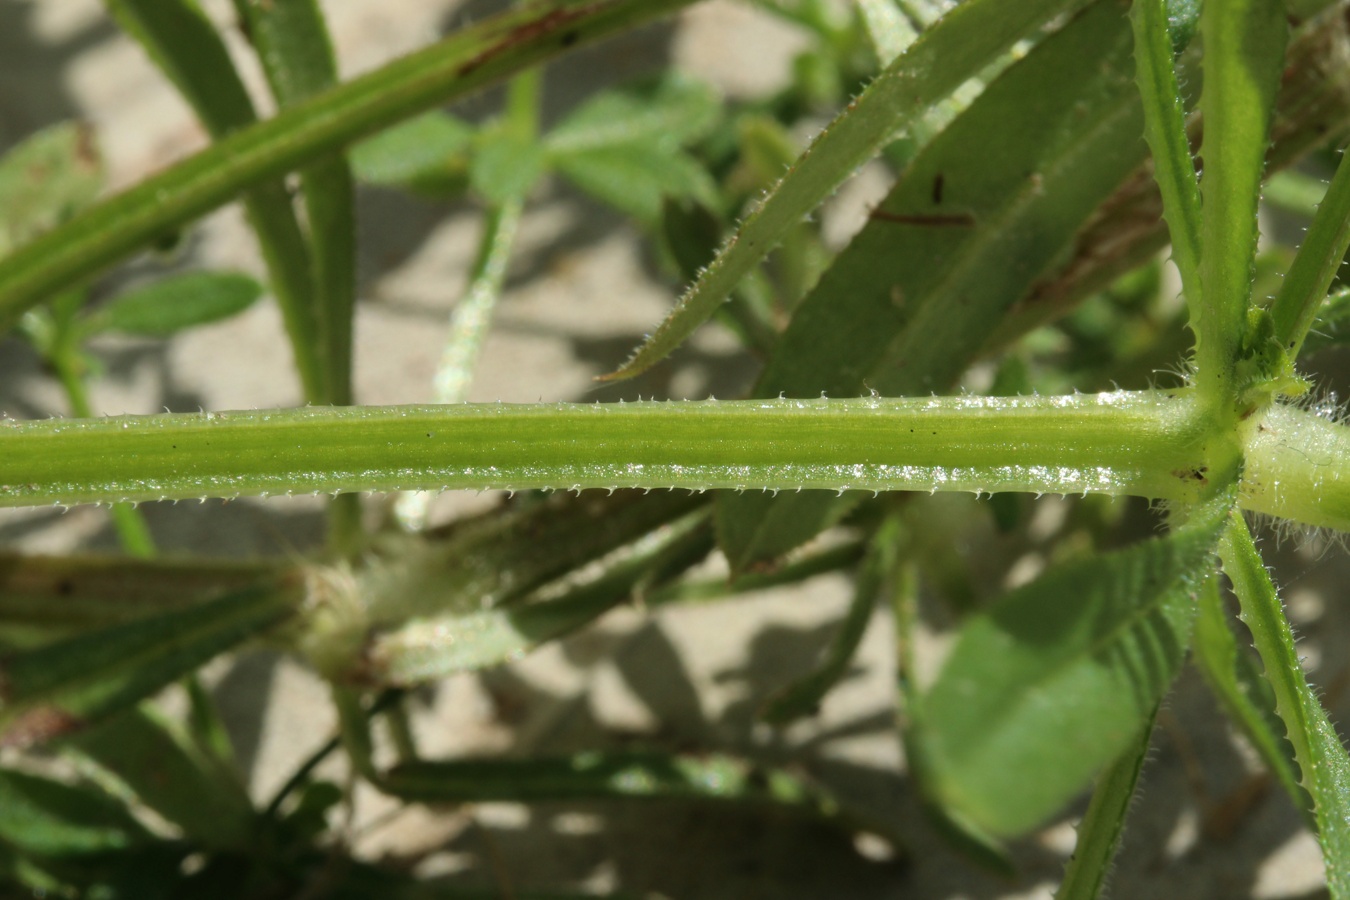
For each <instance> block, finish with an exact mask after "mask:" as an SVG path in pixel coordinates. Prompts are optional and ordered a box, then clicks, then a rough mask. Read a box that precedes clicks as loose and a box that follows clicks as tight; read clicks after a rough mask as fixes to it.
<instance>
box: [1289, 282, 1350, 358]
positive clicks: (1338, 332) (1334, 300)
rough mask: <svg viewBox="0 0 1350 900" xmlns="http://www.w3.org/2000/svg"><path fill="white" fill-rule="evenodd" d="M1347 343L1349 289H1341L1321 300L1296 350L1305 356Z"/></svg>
mask: <svg viewBox="0 0 1350 900" xmlns="http://www.w3.org/2000/svg"><path fill="white" fill-rule="evenodd" d="M1347 342H1350V287H1347V288H1341V289H1340V290H1338V291H1335V292H1333V293H1331V294H1330V295H1328V296H1327V297H1325V298H1323V300H1322V303H1321V304H1320V305H1319V306H1318V308H1317V316H1316V319H1315V320H1314V321H1313V325H1312V327H1311V328H1310V329H1309V330H1308V334H1307V336H1306V337H1305V338H1304V339H1303V345H1302V347H1301V348H1296V349H1301V352H1302V353H1303V354H1305V355H1306V354H1310V353H1316V352H1318V351H1319V350H1325V349H1326V348H1327V347H1339V346H1341V345H1343V344H1346V343H1347Z"/></svg>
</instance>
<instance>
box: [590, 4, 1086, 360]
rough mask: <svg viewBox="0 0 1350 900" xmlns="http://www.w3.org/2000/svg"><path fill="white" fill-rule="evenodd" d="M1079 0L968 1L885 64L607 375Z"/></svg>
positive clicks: (708, 300)
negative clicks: (914, 121)
mask: <svg viewBox="0 0 1350 900" xmlns="http://www.w3.org/2000/svg"><path fill="white" fill-rule="evenodd" d="M1079 5H1081V3H1080V2H1079V0H1024V2H1019V3H1014V4H1009V3H1004V2H1002V0H967V2H965V3H962V4H961V5H960V6H957V7H955V8H954V9H952V10H951V11H949V12H948V13H947V14H946V15H945V16H943V18H942V19H941V20H940V21H939V22H938V23H937V24H936V25H935V26H934V27H933V28H931V29H929V30H928V31H926V32H924V34H923V35H922V36H921V37H920V38H919V39H918V40H917V41H915V42H914V43H913V44H912V45H911V46H910V47H909V48H908V49H907V50H906V51H905V53H904V54H903V55H901V56H899V57H897V58H896V59H895V61H894V62H892V63H891V64H890V65H889V66H887V67H886V69H885V70H884V71H882V73H881V74H880V75H878V76H877V77H876V78H875V79H874V80H873V81H872V83H871V84H869V85H868V86H867V88H866V89H865V90H864V91H863V92H862V94H860V95H859V96H858V98H857V99H856V100H854V101H853V102H852V103H850V104H849V106H848V108H847V109H846V110H845V111H844V112H843V113H841V114H840V115H839V116H838V117H837V118H836V119H835V120H834V121H833V122H832V123H831V124H830V125H829V127H827V128H826V129H825V131H823V132H822V133H821V135H820V136H819V137H818V138H816V140H815V142H814V143H813V144H812V145H811V147H810V149H808V150H807V152H806V154H805V155H803V156H802V157H801V158H800V159H799V160H798V161H797V164H796V166H794V167H793V168H792V169H791V170H790V171H789V172H788V173H787V174H786V175H785V176H784V177H783V180H782V181H780V182H779V183H778V185H777V186H776V187H775V188H774V189H773V191H772V192H771V193H770V194H769V195H768V196H767V197H765V198H764V201H763V202H762V203H761V204H760V205H759V206H758V207H757V208H756V209H755V210H754V211H753V212H752V213H751V214H750V215H749V216H748V217H747V218H746V220H745V222H744V223H742V225H741V227H740V229H739V230H738V231H737V233H736V235H735V237H733V238H732V240H731V241H730V242H729V243H728V244H727V245H726V246H725V247H724V248H723V249H722V252H721V253H719V254H718V255H717V258H716V259H715V260H713V262H712V264H711V265H710V266H709V267H708V269H707V270H706V271H705V272H704V274H703V276H702V277H701V278H699V280H698V281H697V282H695V283H694V285H693V286H692V287H691V288H690V289H689V291H688V292H687V293H686V294H685V295H684V297H683V298H681V300H680V302H679V305H678V306H676V308H675V310H674V311H673V312H672V313H671V314H670V315H669V316H668V317H667V318H666V320H665V321H664V322H662V323H661V325H660V327H659V328H657V330H656V331H655V333H653V334H652V336H651V337H649V338H648V339H647V341H646V342H645V343H644V344H643V345H642V346H641V347H640V348H638V350H637V352H636V353H634V355H633V357H632V358H631V359H630V360H629V361H628V362H626V363H625V364H624V365H623V366H622V367H621V368H620V369H619V370H618V371H616V372H614V373H613V374H611V375H609V376H606V377H607V378H629V377H632V376H634V375H637V374H639V373H640V372H642V371H644V370H645V369H647V368H649V367H651V366H652V365H653V364H655V363H657V362H659V361H660V360H661V359H663V358H664V357H666V356H667V355H668V354H669V353H670V352H671V351H672V350H674V349H675V347H677V346H678V345H679V344H680V343H681V342H683V341H684V339H685V338H686V337H688V336H689V335H690V334H691V333H692V332H693V331H694V329H695V328H697V327H698V326H699V325H700V324H702V323H703V322H704V321H706V320H707V318H708V317H709V316H711V315H712V314H713V312H714V311H715V310H716V309H717V308H718V306H720V305H721V304H722V303H723V302H724V301H725V300H726V299H727V297H729V296H730V295H731V292H732V291H733V290H734V289H735V288H736V285H737V284H738V283H739V282H740V280H741V279H742V278H744V277H745V276H746V275H747V274H748V273H749V272H750V270H751V269H752V268H753V267H754V266H755V265H756V264H757V263H758V262H759V261H760V260H761V259H763V258H764V257H765V256H766V255H767V254H768V253H769V252H770V251H772V250H773V249H774V247H775V246H776V245H777V244H778V242H779V240H780V239H781V238H782V236H783V234H784V233H785V232H786V231H787V230H788V229H790V228H791V227H792V226H793V225H795V224H796V223H797V222H798V221H799V220H800V219H801V217H802V216H804V215H806V214H807V213H809V212H810V211H811V210H813V209H815V208H816V207H817V206H819V205H820V203H821V202H822V201H824V200H825V198H826V197H828V196H829V195H830V194H831V193H833V192H834V190H835V188H837V187H838V186H839V185H840V184H841V183H842V182H843V181H844V180H845V179H847V178H848V177H849V176H850V175H852V174H853V172H854V170H855V169H857V167H858V166H860V165H861V164H862V163H864V162H866V161H867V160H868V159H870V158H871V157H872V155H873V154H875V153H876V151H877V149H878V148H879V147H880V146H881V145H882V144H883V143H884V142H886V141H887V140H889V139H891V138H892V137H893V136H894V134H895V133H896V131H897V130H899V129H900V128H901V127H903V125H904V124H905V123H906V122H907V121H909V120H910V119H911V118H913V117H914V116H916V115H917V114H919V113H921V112H922V111H923V110H924V109H925V108H926V107H927V106H928V105H929V104H931V103H933V102H935V101H937V100H940V99H941V98H943V97H945V96H946V95H947V94H949V93H951V92H952V91H954V90H955V89H956V88H958V87H960V85H961V84H962V83H963V82H964V81H966V80H967V79H969V78H971V77H972V76H974V75H977V74H978V73H979V72H980V70H981V69H982V68H983V67H984V66H985V65H986V64H988V63H989V61H990V60H992V59H994V58H995V57H996V56H997V55H998V54H999V53H1001V52H1003V51H1004V50H1005V49H1007V48H1008V47H1010V46H1012V44H1013V43H1014V42H1016V41H1017V40H1019V39H1021V38H1022V37H1024V36H1025V35H1027V34H1029V33H1031V32H1032V31H1033V30H1034V29H1036V28H1038V27H1040V26H1041V25H1042V24H1044V23H1045V22H1046V21H1048V20H1049V19H1050V18H1051V17H1052V16H1055V15H1058V14H1062V13H1064V12H1066V11H1068V10H1072V9H1073V8H1075V7H1077V6H1079Z"/></svg>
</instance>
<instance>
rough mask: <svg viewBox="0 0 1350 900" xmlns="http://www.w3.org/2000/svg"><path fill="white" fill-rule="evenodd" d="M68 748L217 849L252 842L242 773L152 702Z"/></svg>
mask: <svg viewBox="0 0 1350 900" xmlns="http://www.w3.org/2000/svg"><path fill="white" fill-rule="evenodd" d="M67 747H69V748H71V749H72V750H74V751H75V752H77V753H78V754H79V755H81V756H84V757H86V758H87V759H90V760H92V761H93V762H94V763H96V764H97V765H98V766H99V767H100V768H102V769H104V770H105V771H108V772H110V773H112V774H113V775H114V776H115V777H116V778H117V779H118V780H119V781H120V782H121V783H122V784H124V785H126V786H127V787H128V788H130V789H131V791H132V792H134V794H135V795H136V797H137V799H138V800H140V802H142V803H144V804H145V805H146V806H148V807H149V808H150V809H153V810H154V811H155V812H157V813H159V814H160V815H161V816H163V817H164V818H165V819H167V820H168V821H170V822H172V823H173V824H175V825H177V826H178V827H180V828H181V829H183V834H184V835H185V836H186V837H188V838H189V839H191V840H193V841H198V842H201V843H202V844H203V845H205V846H206V847H208V848H210V849H213V850H241V849H243V848H245V847H248V846H249V845H250V844H251V843H252V841H253V836H254V829H255V828H256V826H257V822H256V817H255V815H254V813H253V806H252V804H251V803H250V801H249V798H248V794H247V792H246V791H245V790H244V786H243V784H242V783H241V782H240V781H239V779H238V777H237V776H236V775H235V774H234V773H233V772H229V771H226V770H225V769H223V768H222V767H221V766H220V765H218V764H217V763H216V762H215V761H214V760H213V759H212V757H211V756H210V755H209V754H208V753H207V752H204V750H203V748H201V747H195V746H193V745H192V744H191V743H190V742H189V741H188V739H187V738H186V736H185V735H183V734H182V733H180V732H179V730H178V728H177V727H176V726H174V725H173V724H172V723H171V722H169V721H168V720H167V719H164V718H161V717H160V716H158V715H156V714H155V713H153V712H152V711H151V710H150V709H149V708H148V707H147V706H141V707H138V708H136V709H130V710H127V711H126V712H124V713H122V714H121V715H118V716H114V717H113V718H111V719H109V720H108V721H106V722H104V723H102V724H100V725H99V726H97V727H96V728H93V729H90V730H88V731H84V732H81V733H79V734H77V735H75V736H74V737H72V738H71V739H70V740H69V741H68V742H67Z"/></svg>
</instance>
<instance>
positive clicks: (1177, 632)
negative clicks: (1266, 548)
mask: <svg viewBox="0 0 1350 900" xmlns="http://www.w3.org/2000/svg"><path fill="white" fill-rule="evenodd" d="M1221 522H1222V518H1221V516H1218V515H1215V514H1214V512H1213V511H1210V512H1208V513H1206V514H1204V515H1202V516H1200V517H1197V520H1196V521H1194V522H1193V523H1191V524H1188V525H1187V526H1185V527H1183V528H1182V529H1181V530H1179V531H1177V532H1176V533H1175V534H1173V535H1171V536H1169V537H1167V538H1160V539H1156V540H1150V541H1145V542H1143V543H1141V544H1138V545H1136V546H1134V547H1132V548H1130V549H1128V550H1125V551H1123V552H1120V553H1115V554H1106V555H1101V556H1097V557H1094V558H1091V559H1087V560H1082V561H1079V562H1074V563H1070V564H1068V565H1064V566H1061V567H1059V568H1057V569H1053V570H1051V571H1050V572H1049V573H1047V574H1045V575H1043V576H1042V577H1041V578H1039V579H1037V580H1036V581H1034V582H1032V583H1031V584H1029V585H1027V586H1026V587H1024V588H1020V589H1018V590H1015V591H1013V592H1012V593H1010V594H1008V595H1006V596H1004V597H1002V598H1001V599H1000V600H998V601H997V602H996V603H995V604H994V605H993V606H992V607H991V608H990V609H989V610H988V611H987V612H985V613H981V614H979V615H976V616H973V617H971V618H970V619H968V620H967V621H966V623H965V625H964V626H963V627H962V628H961V631H960V634H959V635H958V638H957V641H956V645H955V647H954V648H953V649H952V651H951V655H950V656H949V657H948V658H947V661H946V663H945V664H944V665H943V668H942V670H941V672H940V673H939V675H938V678H937V681H936V682H935V683H934V684H933V686H932V688H931V689H930V690H929V691H928V692H927V693H926V694H925V695H924V696H923V697H922V698H921V702H919V703H918V705H917V708H916V709H914V710H913V711H912V717H913V721H914V724H913V726H912V727H913V728H914V729H915V730H916V732H917V734H916V735H915V737H914V740H913V745H914V746H915V747H917V748H918V749H919V750H920V755H919V757H918V759H916V760H915V761H914V763H915V769H916V773H917V774H918V775H919V777H920V778H921V780H922V783H923V784H924V789H925V791H926V793H928V794H929V795H930V796H931V797H933V798H934V799H935V800H936V802H937V803H938V804H939V805H940V806H942V807H944V808H945V809H946V810H947V812H948V814H949V815H951V816H952V817H953V818H955V819H958V820H959V821H964V822H968V823H970V824H971V825H972V826H974V827H975V828H977V829H980V830H984V831H988V832H990V833H992V834H995V835H1001V836H1012V835H1018V834H1023V833H1025V832H1027V831H1028V830H1030V829H1032V828H1034V827H1035V826H1037V825H1039V824H1041V823H1042V822H1044V821H1045V820H1046V819H1047V818H1048V817H1049V816H1051V815H1053V814H1054V813H1056V812H1057V811H1059V809H1060V808H1061V807H1063V805H1064V804H1065V803H1066V802H1068V801H1069V800H1070V799H1071V798H1072V797H1073V796H1074V795H1075V794H1077V793H1078V792H1079V791H1081V790H1082V789H1083V787H1084V785H1086V783H1087V782H1088V780H1089V779H1090V778H1091V777H1092V776H1093V774H1094V773H1096V772H1097V771H1098V770H1099V769H1101V767H1102V766H1104V765H1105V764H1107V763H1108V762H1110V761H1111V760H1112V759H1115V758H1116V757H1118V756H1119V755H1120V754H1121V753H1123V752H1124V751H1125V750H1126V748H1128V747H1129V746H1131V744H1132V743H1133V742H1135V741H1137V739H1138V736H1139V733H1140V731H1141V729H1143V728H1144V727H1145V726H1146V724H1147V723H1148V722H1149V721H1150V720H1151V717H1152V714H1153V710H1154V708H1155V707H1156V706H1157V704H1158V702H1159V700H1160V699H1161V698H1162V695H1163V692H1164V691H1165V690H1166V689H1167V687H1168V685H1170V684H1171V682H1172V679H1173V677H1174V676H1175V675H1176V672H1177V670H1178V668H1179V667H1180V665H1181V661H1182V658H1183V656H1184V654H1185V650H1186V646H1187V644H1188V643H1189V637H1190V630H1191V620H1192V618H1193V617H1194V613H1195V598H1194V592H1195V590H1197V589H1198V587H1199V584H1200V581H1201V580H1202V579H1203V578H1204V577H1206V575H1207V574H1208V571H1209V566H1210V561H1211V559H1212V555H1213V551H1214V545H1215V543H1216V542H1217V540H1218V533H1219V528H1220V525H1221Z"/></svg>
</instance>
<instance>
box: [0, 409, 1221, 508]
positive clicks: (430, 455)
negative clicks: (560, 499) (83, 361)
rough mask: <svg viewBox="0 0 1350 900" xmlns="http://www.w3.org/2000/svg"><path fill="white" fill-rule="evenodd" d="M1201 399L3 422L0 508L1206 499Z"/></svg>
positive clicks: (308, 412) (306, 412) (331, 412)
mask: <svg viewBox="0 0 1350 900" xmlns="http://www.w3.org/2000/svg"><path fill="white" fill-rule="evenodd" d="M1193 413H1194V404H1193V403H1192V402H1191V400H1190V397H1189V395H1188V394H1187V393H1185V392H1179V393H1164V392H1150V391H1144V392H1114V393H1107V394H1083V395H1071V396H1059V397H1009V398H995V397H974V396H971V397H947V398H937V397H934V398H923V399H886V398H860V399H854V400H826V399H824V398H822V399H819V400H782V399H779V400H750V401H736V402H718V401H716V400H711V401H703V402H671V403H654V402H649V403H629V404H624V403H619V404H606V405H601V404H589V405H588V404H557V405H549V404H539V405H536V404H521V405H501V404H465V405H462V406H441V407H435V406H426V407H419V406H406V407H368V408H362V407H355V408H310V409H298V410H259V411H251V412H225V413H198V414H172V415H169V414H165V415H157V416H141V417H137V416H127V417H117V418H107V419H98V420H66V421H62V420H48V421H39V422H17V421H13V420H4V421H0V448H2V450H0V505H8V506H17V505H33V504H41V503H90V502H113V501H120V500H132V501H139V500H159V499H185V498H198V497H207V496H228V497H233V496H238V495H241V494H263V495H266V494H274V493H285V492H289V493H296V492H304V493H310V492H321V491H357V490H366V491H374V490H381V491H384V490H415V489H424V490H435V489H461V488H473V489H482V488H500V489H507V490H519V489H526V488H545V489H548V488H556V489H565V490H566V489H578V490H579V489H582V488H616V487H642V488H665V487H672V488H687V489H692V490H704V489H709V488H731V489H765V490H798V489H803V488H816V489H831V490H839V491H842V490H853V489H857V490H873V491H881V490H928V491H936V490H961V491H980V492H996V491H1009V490H1016V491H1033V492H1040V493H1083V492H1088V491H1091V492H1100V493H1109V494H1136V495H1142V496H1148V497H1162V498H1169V499H1176V500H1186V499H1190V498H1191V497H1192V496H1193V495H1194V494H1195V485H1196V484H1197V483H1199V482H1202V481H1203V480H1204V478H1205V474H1204V470H1203V468H1200V469H1199V470H1197V468H1196V467H1203V466H1204V460H1205V447H1204V445H1205V440H1204V439H1205V437H1206V434H1207V430H1206V429H1205V427H1204V426H1203V423H1202V422H1201V421H1200V420H1199V419H1197V418H1196V417H1195V416H1194V414H1193Z"/></svg>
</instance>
